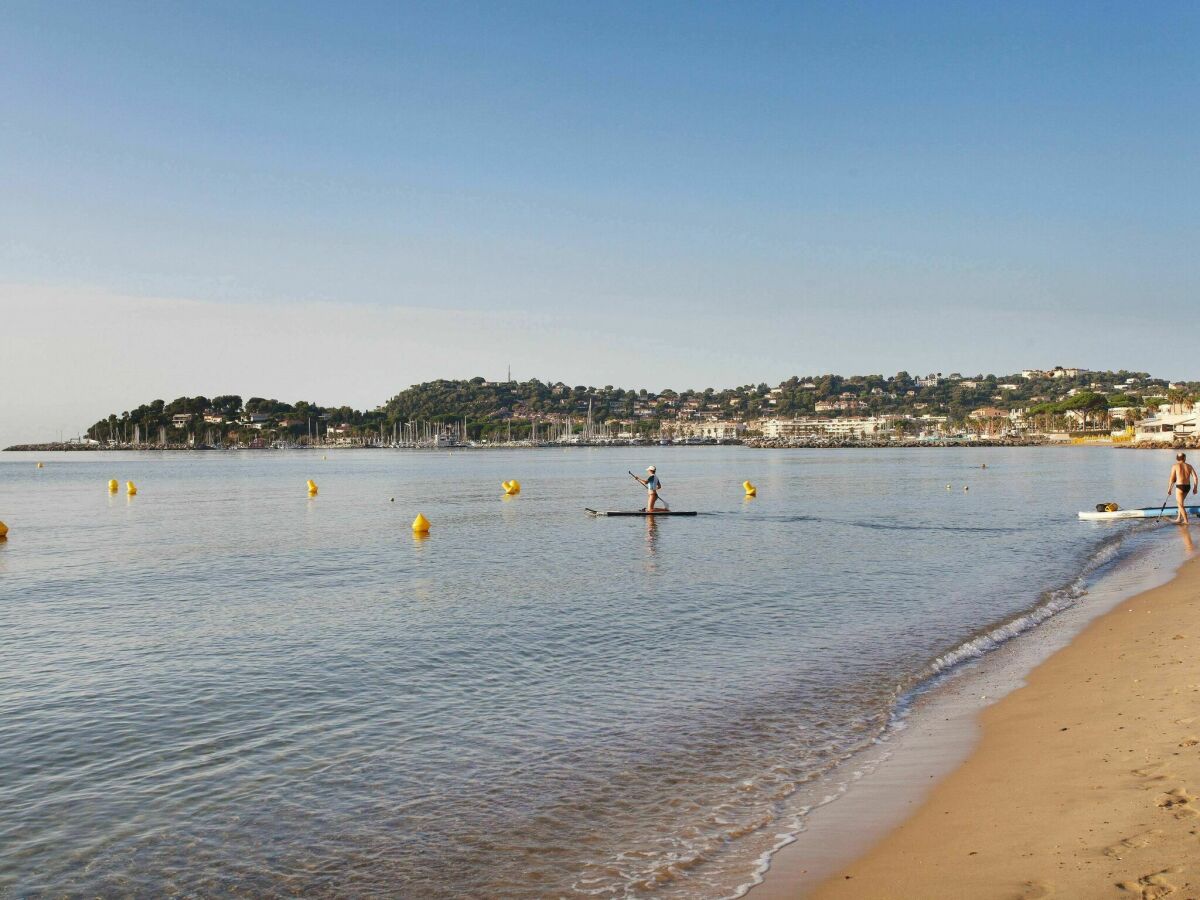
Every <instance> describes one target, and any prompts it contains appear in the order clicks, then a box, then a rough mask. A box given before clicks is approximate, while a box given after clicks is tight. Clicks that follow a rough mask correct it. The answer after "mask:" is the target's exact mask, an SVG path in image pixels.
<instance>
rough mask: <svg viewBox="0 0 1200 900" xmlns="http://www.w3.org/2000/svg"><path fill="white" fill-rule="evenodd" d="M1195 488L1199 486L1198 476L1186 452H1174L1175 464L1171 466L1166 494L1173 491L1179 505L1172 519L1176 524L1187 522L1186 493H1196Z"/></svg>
mask: <svg viewBox="0 0 1200 900" xmlns="http://www.w3.org/2000/svg"><path fill="white" fill-rule="evenodd" d="M1197 488H1200V476H1197V475H1196V470H1195V469H1194V468H1192V464H1191V463H1189V462H1188V461H1187V454H1186V453H1176V454H1175V465H1173V466H1171V481H1170V482H1169V483H1168V484H1167V496H1168V497H1169V496H1170V495H1171V492H1172V491H1174V492H1175V502H1176V504H1178V506H1179V515H1178V516H1176V517H1175V518H1174V519H1173V520H1172V521H1173V522H1174V523H1175V524H1176V525H1187V524H1188V515H1187V507H1186V506H1184V503H1185V502H1187V496H1188V494H1189V493H1192V494H1194V493H1196V490H1197Z"/></svg>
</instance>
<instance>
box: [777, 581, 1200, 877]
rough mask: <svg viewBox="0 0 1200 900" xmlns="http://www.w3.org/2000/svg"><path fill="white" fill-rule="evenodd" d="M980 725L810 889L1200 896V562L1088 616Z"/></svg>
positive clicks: (988, 712) (990, 711) (986, 714)
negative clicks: (854, 854) (959, 756)
mask: <svg viewBox="0 0 1200 900" xmlns="http://www.w3.org/2000/svg"><path fill="white" fill-rule="evenodd" d="M982 729H983V737H982V740H981V742H980V744H979V746H978V747H977V748H976V750H975V751H974V752H973V753H972V754H971V756H970V757H969V758H968V759H967V761H966V762H965V763H963V765H962V766H960V767H959V768H958V769H956V770H955V771H954V772H952V773H951V774H950V775H948V776H947V777H946V778H945V780H944V781H942V782H941V783H940V784H939V785H937V786H936V787H935V788H934V789H933V790H932V791H931V792H930V794H929V795H928V798H927V799H926V801H925V802H924V804H923V805H922V806H921V807H920V808H919V810H918V811H917V812H916V814H915V815H914V816H913V817H912V818H910V819H909V820H908V821H906V822H905V823H904V824H903V825H901V826H900V827H899V828H897V829H896V830H895V831H893V832H891V833H890V834H889V835H888V836H887V837H885V838H884V839H883V840H882V841H881V842H880V843H879V844H878V845H877V846H876V847H874V849H872V850H871V851H870V852H868V853H867V854H866V856H864V857H863V858H862V859H860V860H858V861H857V862H855V863H854V864H853V865H851V866H849V867H847V868H846V869H845V870H844V871H842V872H840V873H839V874H837V875H835V876H834V877H832V878H831V879H829V880H828V881H826V882H825V883H824V884H822V885H821V886H820V887H818V889H817V890H816V892H815V896H816V897H820V898H850V897H854V898H906V900H907V898H922V900H924V898H930V900H933V898H955V900H970V898H984V897H986V898H1018V897H1020V898H1033V897H1071V898H1093V897H1115V898H1128V897H1138V898H1145V900H1151V898H1159V897H1168V896H1169V897H1173V898H1187V897H1200V799H1197V795H1200V561H1193V562H1189V563H1187V564H1185V565H1184V566H1183V568H1182V569H1181V570H1180V572H1179V574H1178V576H1177V577H1176V578H1175V579H1174V580H1173V581H1171V582H1170V583H1168V584H1166V585H1164V586H1162V587H1159V588H1155V589H1153V590H1150V591H1147V592H1146V593H1143V594H1140V595H1139V596H1137V597H1135V598H1133V599H1132V600H1129V601H1125V602H1123V603H1120V604H1119V605H1118V606H1117V607H1116V608H1115V609H1113V611H1112V612H1110V613H1108V614H1106V615H1104V616H1103V617H1101V618H1099V619H1097V620H1096V621H1095V622H1093V623H1092V624H1091V625H1089V626H1088V627H1087V629H1086V630H1085V631H1084V632H1083V633H1081V634H1080V635H1079V636H1078V637H1077V638H1076V639H1075V640H1074V641H1073V642H1072V643H1071V644H1070V646H1068V647H1067V648H1066V649H1064V650H1061V651H1060V652H1058V653H1057V654H1055V655H1054V656H1052V657H1051V658H1050V659H1048V660H1047V661H1046V662H1044V663H1042V665H1040V666H1039V667H1038V668H1037V669H1035V670H1034V672H1033V673H1032V674H1031V675H1030V677H1029V679H1028V684H1027V686H1025V687H1023V688H1021V689H1020V690H1018V691H1016V692H1014V693H1012V694H1010V695H1009V696H1007V697H1005V698H1004V699H1003V700H1001V701H1000V702H999V703H997V704H996V705H995V706H992V707H990V708H988V709H987V710H985V711H984V713H983V715H982ZM768 878H769V876H768ZM798 893H799V890H797V894H798Z"/></svg>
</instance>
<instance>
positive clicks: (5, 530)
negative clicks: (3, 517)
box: [0, 522, 8, 541]
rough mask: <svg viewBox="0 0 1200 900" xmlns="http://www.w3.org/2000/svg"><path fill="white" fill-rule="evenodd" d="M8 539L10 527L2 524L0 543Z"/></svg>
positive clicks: (0, 523)
mask: <svg viewBox="0 0 1200 900" xmlns="http://www.w3.org/2000/svg"><path fill="white" fill-rule="evenodd" d="M7 538H8V526H7V525H5V524H4V523H3V522H0V541H3V540H5V539H7Z"/></svg>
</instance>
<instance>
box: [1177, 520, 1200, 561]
mask: <svg viewBox="0 0 1200 900" xmlns="http://www.w3.org/2000/svg"><path fill="white" fill-rule="evenodd" d="M1176 528H1177V529H1178V531H1179V537H1180V539H1181V540H1182V541H1183V549H1184V551H1185V552H1186V553H1187V555H1188V556H1189V557H1191V556H1194V555H1195V553H1196V548H1195V546H1193V544H1192V530H1191V528H1189V527H1188V526H1187V525H1177V526H1176Z"/></svg>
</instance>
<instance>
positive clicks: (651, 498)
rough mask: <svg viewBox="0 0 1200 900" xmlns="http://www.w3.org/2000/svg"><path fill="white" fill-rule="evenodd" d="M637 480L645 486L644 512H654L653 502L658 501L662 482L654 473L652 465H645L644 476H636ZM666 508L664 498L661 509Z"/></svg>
mask: <svg viewBox="0 0 1200 900" xmlns="http://www.w3.org/2000/svg"><path fill="white" fill-rule="evenodd" d="M634 478H637V476H636V475H635V476H634ZM638 481H640V482H641V483H642V484H644V485H645V486H646V491H647V495H646V512H654V504H655V503H657V502H658V490H659V488H661V487H662V482H661V481H660V480H659V478H658V476H657V475H656V474H655V473H654V466H647V467H646V477H645V478H638ZM667 509H668V507H667V503H666V501H665V500H664V501H663V511H664V512H665V511H666V510H667Z"/></svg>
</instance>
